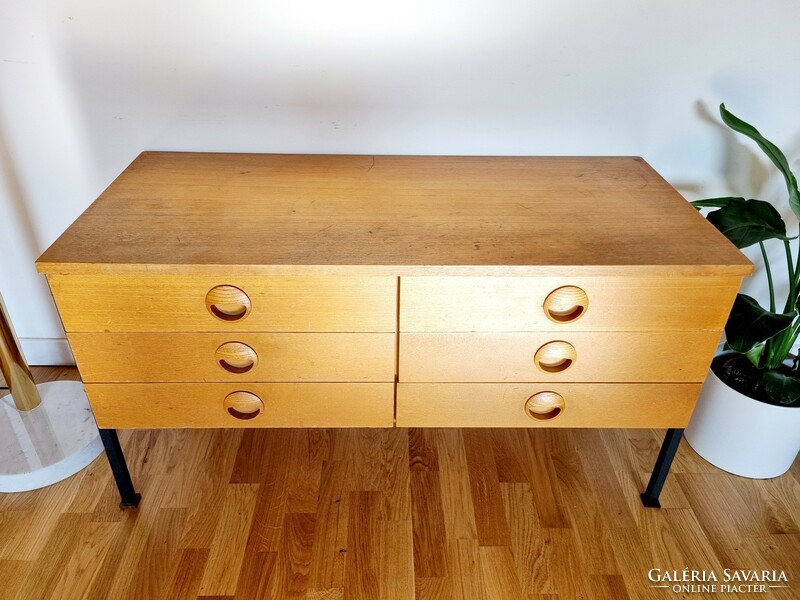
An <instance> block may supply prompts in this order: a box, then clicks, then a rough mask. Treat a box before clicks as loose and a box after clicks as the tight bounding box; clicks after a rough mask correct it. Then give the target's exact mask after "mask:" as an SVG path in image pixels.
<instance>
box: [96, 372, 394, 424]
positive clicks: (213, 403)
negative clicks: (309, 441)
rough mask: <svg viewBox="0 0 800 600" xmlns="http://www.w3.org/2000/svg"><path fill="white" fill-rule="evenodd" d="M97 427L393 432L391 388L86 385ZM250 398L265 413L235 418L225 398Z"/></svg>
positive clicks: (370, 385)
mask: <svg viewBox="0 0 800 600" xmlns="http://www.w3.org/2000/svg"><path fill="white" fill-rule="evenodd" d="M85 387H86V394H87V395H88V397H89V402H90V403H91V406H92V411H93V412H94V417H95V420H96V421H97V425H98V426H99V427H101V428H102V427H105V428H119V429H153V428H162V427H190V428H196V427H232V428H235V427H392V425H393V419H394V387H393V384H392V383H240V384H237V383H144V384H142V383H87V384H86V386H85ZM234 392H248V393H251V394H255V395H256V396H258V398H259V399H260V400H261V401H262V402H263V404H264V408H263V410H262V411H261V414H259V415H258V417H256V418H253V419H236V418H234V417H232V416H231V415H230V414H228V412H227V406H225V398H226V397H227V396H228V395H229V394H232V393H234Z"/></svg>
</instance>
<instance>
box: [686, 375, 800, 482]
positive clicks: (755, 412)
mask: <svg viewBox="0 0 800 600" xmlns="http://www.w3.org/2000/svg"><path fill="white" fill-rule="evenodd" d="M685 437H686V441H688V442H689V444H690V445H691V446H692V448H694V450H695V451H696V452H697V453H698V454H699V455H700V456H702V457H703V458H704V459H706V460H707V461H708V462H710V463H711V464H712V465H715V466H717V467H719V468H720V469H723V470H725V471H728V472H729V473H733V474H735V475H741V476H743V477H750V478H752V479H768V478H770V477H777V476H778V475H783V474H784V473H785V472H786V471H788V470H789V467H791V466H792V463H793V462H794V459H795V458H796V457H797V454H798V452H800V408H798V407H791V408H790V407H788V406H775V405H772V404H766V403H764V402H759V401H758V400H753V399H752V398H749V397H747V396H745V395H744V394H740V393H739V392H737V391H736V390H734V389H732V388H730V387H728V386H727V385H725V384H724V383H723V382H722V381H721V380H720V379H719V378H718V377H717V376H716V375H715V374H714V373H713V371H709V373H708V377H707V378H706V381H705V383H704V384H703V389H702V390H701V391H700V397H699V399H698V401H697V406H696V407H695V409H694V413H693V414H692V418H691V421H690V422H689V426H688V427H687V428H686V432H685Z"/></svg>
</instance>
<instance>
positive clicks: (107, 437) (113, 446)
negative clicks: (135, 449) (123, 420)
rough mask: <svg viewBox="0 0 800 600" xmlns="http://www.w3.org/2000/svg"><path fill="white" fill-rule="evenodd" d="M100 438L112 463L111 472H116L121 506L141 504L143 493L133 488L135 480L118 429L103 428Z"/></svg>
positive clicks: (115, 479)
mask: <svg viewBox="0 0 800 600" xmlns="http://www.w3.org/2000/svg"><path fill="white" fill-rule="evenodd" d="M100 439H101V440H102V441H103V446H104V447H105V449H106V456H107V457H108V463H109V464H110V465H111V472H112V473H113V474H114V481H116V482H117V489H118V490H119V497H120V499H121V500H122V501H121V502H120V503H119V507H120V508H136V507H137V506H138V505H139V500H141V499H142V495H141V494H137V493H136V490H135V489H133V481H131V474H130V473H129V472H128V464H127V463H126V462H125V455H124V454H123V453H122V446H120V445H119V438H118V437H117V430H116V429H101V430H100Z"/></svg>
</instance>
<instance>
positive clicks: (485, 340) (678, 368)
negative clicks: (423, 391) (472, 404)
mask: <svg viewBox="0 0 800 600" xmlns="http://www.w3.org/2000/svg"><path fill="white" fill-rule="evenodd" d="M719 337H720V335H719V333H718V332H716V331H689V332H675V331H654V332H650V333H644V332H633V331H631V332H609V333H602V334H598V333H590V332H585V331H574V332H573V331H570V332H567V333H565V335H563V336H561V337H559V334H558V333H556V332H547V333H403V334H401V335H400V348H402V352H401V357H400V373H399V376H400V381H407V382H448V381H452V382H520V381H553V382H645V383H646V382H651V383H657V382H702V381H703V380H705V377H706V374H707V373H708V364H709V363H710V362H711V358H712V357H713V355H714V351H715V350H716V348H717V344H718V342H719ZM562 339H563V340H566V341H568V342H569V343H570V344H571V345H572V346H573V347H574V348H575V352H576V357H575V359H574V360H573V361H572V362H571V363H570V364H569V366H568V367H567V368H566V369H565V370H563V371H558V370H557V371H555V372H552V371H547V370H544V369H541V368H538V367H537V366H536V365H535V364H534V356H535V354H536V352H537V350H538V349H539V348H541V347H542V346H544V345H545V344H547V343H548V342H551V341H553V340H562ZM562 366H563V365H562Z"/></svg>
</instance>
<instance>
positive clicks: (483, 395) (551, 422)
mask: <svg viewBox="0 0 800 600" xmlns="http://www.w3.org/2000/svg"><path fill="white" fill-rule="evenodd" d="M700 386H701V384H699V383H697V384H688V383H684V384H670V385H668V384H658V383H651V384H636V383H627V384H615V383H595V384H581V383H572V384H570V383H563V384H545V385H541V384H512V383H447V384H442V383H400V384H398V386H397V426H398V427H606V428H616V427H620V428H625V427H628V428H636V427H640V428H641V427H646V428H649V427H659V428H663V427H677V428H682V427H685V426H686V424H687V423H688V422H689V417H690V416H691V414H692V409H693V408H694V403H695V401H696V399H697V395H698V394H699V393H700ZM529 399H531V400H530V402H529ZM526 405H527V408H526ZM559 405H560V406H559ZM534 410H535V411H540V412H539V413H536V412H533V411H534ZM529 411H531V412H533V414H534V415H536V416H535V417H534V416H531V414H529Z"/></svg>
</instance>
